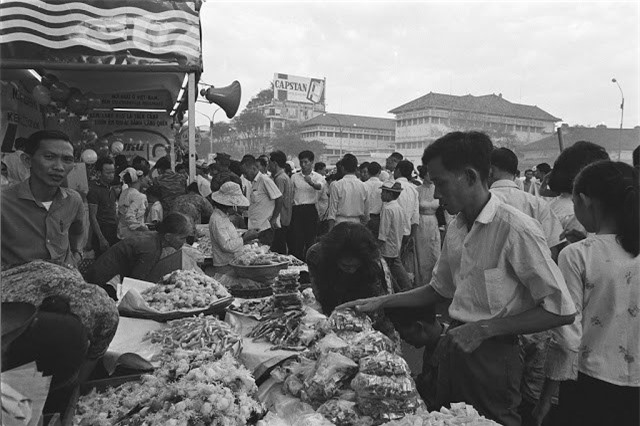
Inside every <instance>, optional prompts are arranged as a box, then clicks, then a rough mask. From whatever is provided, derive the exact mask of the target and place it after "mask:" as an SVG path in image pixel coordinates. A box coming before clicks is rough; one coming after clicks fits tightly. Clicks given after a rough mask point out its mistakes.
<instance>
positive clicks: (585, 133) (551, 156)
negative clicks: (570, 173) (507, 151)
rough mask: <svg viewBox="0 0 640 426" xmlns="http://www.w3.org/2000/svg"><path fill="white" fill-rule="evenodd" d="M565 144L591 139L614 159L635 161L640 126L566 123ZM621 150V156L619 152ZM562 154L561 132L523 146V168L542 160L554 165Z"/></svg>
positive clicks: (590, 140) (564, 131)
mask: <svg viewBox="0 0 640 426" xmlns="http://www.w3.org/2000/svg"><path fill="white" fill-rule="evenodd" d="M559 130H560V131H561V133H562V145H563V147H564V148H567V147H569V146H571V145H573V144H574V143H576V142H577V141H588V142H593V143H596V144H598V145H600V146H602V147H603V148H604V149H606V150H607V152H608V153H609V157H610V158H611V159H612V160H614V161H622V162H625V163H628V164H632V153H633V150H634V149H635V148H636V147H637V146H638V145H640V127H635V128H633V129H622V131H621V130H620V129H609V128H607V127H604V126H602V127H600V126H599V127H569V126H567V125H563V126H562V127H561V128H560V129H559ZM619 153H620V155H618V154H619ZM558 155H560V143H559V139H558V135H557V134H553V135H550V136H548V137H545V138H544V139H541V140H539V141H537V142H533V143H530V144H528V145H525V146H523V147H522V148H521V149H520V150H519V152H518V158H519V163H520V170H525V169H528V168H532V167H534V166H536V165H538V164H540V163H548V164H550V165H551V166H553V163H554V161H555V160H556V158H558Z"/></svg>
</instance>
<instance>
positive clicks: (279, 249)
mask: <svg viewBox="0 0 640 426" xmlns="http://www.w3.org/2000/svg"><path fill="white" fill-rule="evenodd" d="M288 230H289V227H288V226H283V227H281V228H278V229H276V230H275V231H274V233H273V242H272V243H271V247H270V250H271V251H273V252H275V253H280V254H287V233H288Z"/></svg>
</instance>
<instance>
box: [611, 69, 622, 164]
mask: <svg viewBox="0 0 640 426" xmlns="http://www.w3.org/2000/svg"><path fill="white" fill-rule="evenodd" d="M611 82H612V83H615V84H616V85H617V86H618V89H619V90H620V97H621V98H622V101H621V102H620V138H619V140H618V161H621V158H622V120H623V119H624V93H623V92H622V87H620V83H618V80H616V79H615V78H612V79H611Z"/></svg>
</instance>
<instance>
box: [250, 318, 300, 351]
mask: <svg viewBox="0 0 640 426" xmlns="http://www.w3.org/2000/svg"><path fill="white" fill-rule="evenodd" d="M304 315H305V314H304V312H302V311H287V312H284V313H283V314H278V315H277V316H271V317H268V318H266V319H264V320H262V321H261V322H260V323H259V324H258V325H257V326H256V327H255V328H254V329H253V330H251V332H250V333H249V337H252V338H253V339H254V340H260V339H264V340H266V341H268V342H270V343H273V344H274V345H275V346H274V347H273V348H272V349H287V350H292V351H303V350H305V349H307V347H306V346H305V345H304V344H303V342H302V341H301V339H300V337H301V333H302V327H301V326H302V318H303V317H304Z"/></svg>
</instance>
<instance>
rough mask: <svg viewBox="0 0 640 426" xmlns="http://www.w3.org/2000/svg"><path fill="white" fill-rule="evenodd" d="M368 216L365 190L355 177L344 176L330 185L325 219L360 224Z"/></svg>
mask: <svg viewBox="0 0 640 426" xmlns="http://www.w3.org/2000/svg"><path fill="white" fill-rule="evenodd" d="M363 216H365V217H366V216H369V205H368V202H367V188H366V187H365V186H364V183H362V181H360V179H358V178H357V177H356V176H355V175H345V176H344V177H343V178H342V179H340V180H339V181H336V182H333V183H332V184H331V188H330V193H329V210H328V213H327V219H329V220H335V221H336V223H340V222H360V220H361V218H362V217H363Z"/></svg>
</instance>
